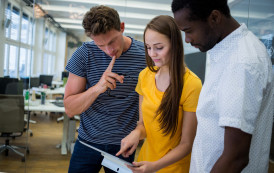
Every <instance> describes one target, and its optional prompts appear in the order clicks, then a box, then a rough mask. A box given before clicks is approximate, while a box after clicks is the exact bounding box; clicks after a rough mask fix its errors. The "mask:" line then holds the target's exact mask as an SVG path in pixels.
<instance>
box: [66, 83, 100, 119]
mask: <svg viewBox="0 0 274 173" xmlns="http://www.w3.org/2000/svg"><path fill="white" fill-rule="evenodd" d="M99 94H100V93H99V92H98V90H97V89H96V86H93V87H91V88H89V89H88V90H86V91H85V92H82V93H79V94H75V95H71V96H68V97H67V98H65V99H64V106H65V110H66V114H67V115H68V116H69V117H73V116H74V115H79V114H81V113H82V112H84V111H86V110H87V109H88V108H89V107H90V105H91V104H93V102H94V101H95V100H96V99H97V97H98V96H99Z"/></svg>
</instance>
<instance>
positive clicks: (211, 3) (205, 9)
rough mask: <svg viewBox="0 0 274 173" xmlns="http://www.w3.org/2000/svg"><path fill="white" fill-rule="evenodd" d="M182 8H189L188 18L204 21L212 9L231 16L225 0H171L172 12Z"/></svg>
mask: <svg viewBox="0 0 274 173" xmlns="http://www.w3.org/2000/svg"><path fill="white" fill-rule="evenodd" d="M183 8H187V9H189V10H190V16H189V20H202V21H205V20H206V19H207V18H208V16H209V15H210V14H211V12H212V11H213V10H218V11H220V12H221V13H223V14H224V15H225V16H226V17H231V15H230V10H229V7H228V4H227V0H173V1H172V4H171V9H172V12H173V13H175V12H177V11H179V10H181V9H183Z"/></svg>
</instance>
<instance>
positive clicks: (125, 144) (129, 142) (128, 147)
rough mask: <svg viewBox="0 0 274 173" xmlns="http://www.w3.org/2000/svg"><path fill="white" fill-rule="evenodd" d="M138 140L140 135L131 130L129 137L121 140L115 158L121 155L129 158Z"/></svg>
mask: <svg viewBox="0 0 274 173" xmlns="http://www.w3.org/2000/svg"><path fill="white" fill-rule="evenodd" d="M139 140H140V133H139V132H138V131H137V130H133V131H132V132H131V133H130V134H129V135H127V136H126V137H125V138H124V139H122V140H121V149H120V151H118V153H117V154H116V156H119V155H120V154H122V156H123V157H129V156H130V155H131V154H132V153H133V152H134V151H135V149H136V148H137V146H138V144H139Z"/></svg>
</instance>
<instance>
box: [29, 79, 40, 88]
mask: <svg viewBox="0 0 274 173" xmlns="http://www.w3.org/2000/svg"><path fill="white" fill-rule="evenodd" d="M39 86H40V79H39V77H31V78H30V88H32V87H39Z"/></svg>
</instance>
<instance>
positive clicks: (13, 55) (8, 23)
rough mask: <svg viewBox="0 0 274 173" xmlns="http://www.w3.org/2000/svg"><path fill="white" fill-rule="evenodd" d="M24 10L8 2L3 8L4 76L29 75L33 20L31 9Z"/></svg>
mask: <svg viewBox="0 0 274 173" xmlns="http://www.w3.org/2000/svg"><path fill="white" fill-rule="evenodd" d="M20 7H21V8H20ZM24 10H26V9H22V6H19V5H18V4H13V3H10V2H9V3H7V6H6V9H5V37H6V40H5V56H4V75H5V76H10V77H15V78H18V77H24V76H29V75H30V69H31V66H30V65H31V59H32V58H31V57H32V56H31V55H32V54H33V53H31V52H33V51H32V49H33V47H32V46H33V35H34V34H32V32H33V28H34V27H33V25H34V20H33V18H32V17H31V16H32V15H31V14H32V13H31V11H30V12H27V11H26V12H25V11H24Z"/></svg>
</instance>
